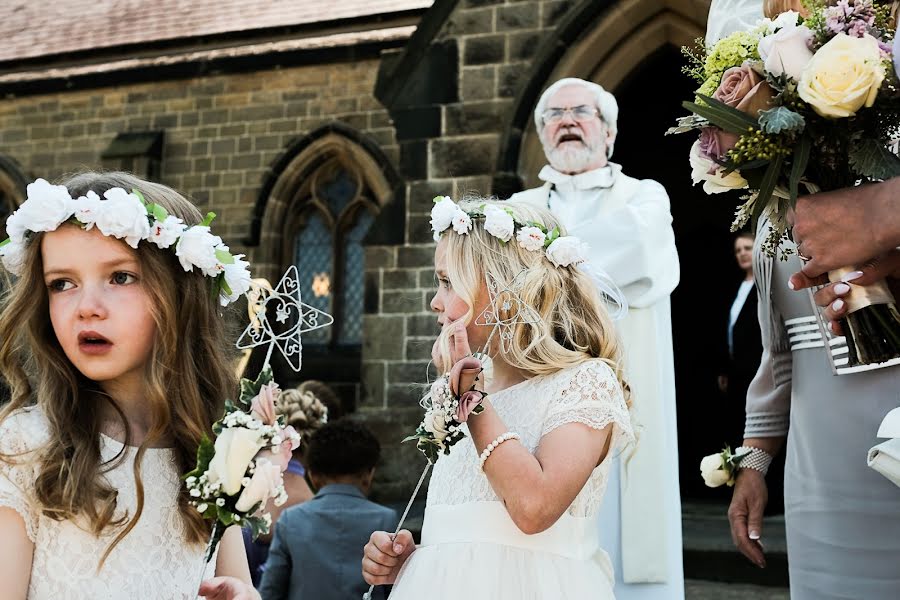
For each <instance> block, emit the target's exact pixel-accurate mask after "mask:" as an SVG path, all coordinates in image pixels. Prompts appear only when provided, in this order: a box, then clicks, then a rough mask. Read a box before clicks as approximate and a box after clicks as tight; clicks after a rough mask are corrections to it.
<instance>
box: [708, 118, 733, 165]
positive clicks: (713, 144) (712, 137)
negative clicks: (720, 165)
mask: <svg viewBox="0 0 900 600" xmlns="http://www.w3.org/2000/svg"><path fill="white" fill-rule="evenodd" d="M739 138H740V136H738V135H736V134H734V133H728V132H727V131H723V130H722V129H719V128H718V127H704V128H703V129H701V130H700V152H701V153H702V154H703V156H705V157H706V158H708V159H709V160H711V161H713V162H714V163H717V162H718V161H721V160H724V159H725V155H726V154H728V151H729V150H731V149H732V148H734V146H735V145H736V144H737V141H738V139H739Z"/></svg>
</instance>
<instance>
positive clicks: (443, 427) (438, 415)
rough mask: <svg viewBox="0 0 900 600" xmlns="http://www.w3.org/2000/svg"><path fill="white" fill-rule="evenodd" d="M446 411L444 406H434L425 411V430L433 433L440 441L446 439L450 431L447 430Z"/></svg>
mask: <svg viewBox="0 0 900 600" xmlns="http://www.w3.org/2000/svg"><path fill="white" fill-rule="evenodd" d="M445 419H446V413H445V412H444V409H442V408H432V409H430V410H428V412H426V413H425V421H424V424H425V431H427V432H428V433H430V434H432V435H433V436H434V439H436V440H437V441H439V442H442V441H444V438H446V437H447V436H448V435H450V432H449V431H447V422H446V420H445Z"/></svg>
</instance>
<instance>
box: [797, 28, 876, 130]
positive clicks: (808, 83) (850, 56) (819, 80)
mask: <svg viewBox="0 0 900 600" xmlns="http://www.w3.org/2000/svg"><path fill="white" fill-rule="evenodd" d="M882 81H884V66H883V64H882V60H881V52H880V50H879V48H878V42H877V41H876V40H875V38H873V37H872V36H870V35H868V34H866V35H865V36H864V37H861V38H856V37H850V36H849V35H847V34H845V33H839V34H837V35H836V36H834V37H833V38H832V39H831V40H830V41H829V42H828V43H827V44H825V45H824V46H822V47H821V48H819V51H818V52H816V53H815V54H814V55H813V57H812V60H810V61H809V64H807V65H806V68H805V69H804V70H803V73H802V74H801V75H800V83H799V84H798V86H797V92H798V93H799V94H800V98H802V99H803V100H804V101H805V102H807V103H809V105H810V106H812V107H813V110H815V111H816V112H817V113H818V114H820V115H822V116H823V117H831V118H840V117H852V116H854V115H855V114H856V111H858V110H859V109H861V108H863V107H864V106H865V107H869V106H872V104H874V103H875V97H876V96H877V95H878V89H879V88H880V87H881V82H882Z"/></svg>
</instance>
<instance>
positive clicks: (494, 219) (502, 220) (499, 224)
mask: <svg viewBox="0 0 900 600" xmlns="http://www.w3.org/2000/svg"><path fill="white" fill-rule="evenodd" d="M515 227H516V223H515V221H513V218H512V216H510V214H509V213H508V212H506V211H505V210H503V209H502V208H500V207H499V206H495V205H493V204H489V205H488V206H486V207H485V209H484V230H485V231H487V232H488V233H489V234H491V235H492V236H494V237H495V238H498V239H500V240H502V241H504V242H508V241H509V240H510V238H512V235H513V229H515Z"/></svg>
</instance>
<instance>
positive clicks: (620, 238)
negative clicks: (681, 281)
mask: <svg viewBox="0 0 900 600" xmlns="http://www.w3.org/2000/svg"><path fill="white" fill-rule="evenodd" d="M621 171H622V168H621V167H620V166H619V165H616V164H612V163H610V164H609V165H608V166H606V167H603V168H600V169H596V170H593V171H588V172H586V173H581V174H579V175H574V176H569V175H565V174H562V173H559V172H558V171H556V170H554V169H553V168H551V167H549V166H546V167H544V168H543V169H542V170H541V173H540V175H539V177H540V178H541V179H542V180H543V181H545V182H546V183H545V184H544V185H543V186H541V187H539V188H534V189H530V190H526V191H524V192H520V193H518V194H515V195H513V196H512V197H511V198H510V200H511V201H512V200H515V201H524V202H528V203H531V204H534V205H537V206H541V207H543V208H548V207H549V209H550V211H551V212H552V213H553V214H554V215H556V217H557V218H558V219H560V221H562V224H563V225H564V226H565V228H566V230H567V232H568V233H569V234H571V235H576V236H578V237H580V238H581V239H582V240H583V241H585V242H587V243H588V245H589V246H590V250H589V252H588V256H589V259H588V263H589V264H590V265H593V266H596V267H598V268H600V269H603V270H604V271H606V272H607V273H608V274H609V275H610V277H611V278H612V280H613V281H614V282H615V283H616V284H617V285H618V286H619V288H620V289H621V290H622V292H624V294H625V296H626V298H627V300H628V305H629V309H628V314H627V316H625V317H624V318H622V319H621V320H619V321H617V323H616V326H617V328H618V330H619V333H620V336H621V338H622V341H623V344H624V348H625V361H626V374H627V380H628V383H629V384H630V386H631V389H632V402H633V407H632V413H633V418H634V421H635V424H636V426H637V432H638V436H639V437H638V443H637V445H636V446H634V447H632V448H629V449H627V450H626V451H624V452H623V453H622V454H621V455H620V456H619V460H618V461H616V464H615V468H614V469H613V471H612V475H611V477H610V482H609V487H608V488H607V493H606V497H605V499H604V502H603V507H602V509H601V512H600V516H599V525H598V526H599V527H600V535H601V541H602V543H603V547H604V548H605V549H606V550H607V551H608V552H609V554H610V557H611V558H612V560H613V564H614V566H615V570H616V589H615V593H616V598H617V600H645V599H646V600H650V599H652V600H671V599H679V600H680V599H682V598H684V574H683V568H682V558H681V556H682V554H681V553H682V548H681V498H680V490H679V485H678V444H677V431H676V414H675V374H674V361H673V355H672V326H671V316H670V308H669V294H671V292H672V290H673V289H675V286H676V285H678V278H679V265H678V253H677V251H676V249H675V235H674V233H673V231H672V215H671V213H670V211H669V197H668V195H667V194H666V191H665V189H664V188H663V187H662V186H661V185H660V184H658V183H657V182H655V181H652V180H649V179H645V180H640V181H639V180H637V179H633V178H631V177H628V176H626V175H624V174H622V172H621Z"/></svg>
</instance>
